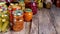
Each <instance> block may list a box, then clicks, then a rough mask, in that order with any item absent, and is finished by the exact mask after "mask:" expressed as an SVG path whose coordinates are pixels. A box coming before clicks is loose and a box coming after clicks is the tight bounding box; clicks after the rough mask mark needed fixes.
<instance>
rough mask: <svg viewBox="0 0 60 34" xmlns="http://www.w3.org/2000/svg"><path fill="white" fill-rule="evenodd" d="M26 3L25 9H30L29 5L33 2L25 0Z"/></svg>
mask: <svg viewBox="0 0 60 34" xmlns="http://www.w3.org/2000/svg"><path fill="white" fill-rule="evenodd" d="M24 2H25V7H26V8H29V3H30V2H31V0H24Z"/></svg>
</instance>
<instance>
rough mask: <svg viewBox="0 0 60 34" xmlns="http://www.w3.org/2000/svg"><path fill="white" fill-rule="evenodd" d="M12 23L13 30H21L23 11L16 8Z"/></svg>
mask: <svg viewBox="0 0 60 34" xmlns="http://www.w3.org/2000/svg"><path fill="white" fill-rule="evenodd" d="M13 15H14V20H13V23H14V25H13V26H12V29H13V30H14V31H21V30H22V29H23V28H24V19H23V11H22V10H16V11H14V12H13Z"/></svg>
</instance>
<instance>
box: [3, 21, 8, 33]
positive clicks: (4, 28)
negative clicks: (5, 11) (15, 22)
mask: <svg viewBox="0 0 60 34" xmlns="http://www.w3.org/2000/svg"><path fill="white" fill-rule="evenodd" d="M8 25H9V21H6V22H4V23H3V26H2V32H6V28H7V27H8Z"/></svg>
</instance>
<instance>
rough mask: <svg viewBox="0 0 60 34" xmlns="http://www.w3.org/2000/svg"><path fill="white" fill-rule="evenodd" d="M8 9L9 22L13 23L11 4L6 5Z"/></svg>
mask: <svg viewBox="0 0 60 34" xmlns="http://www.w3.org/2000/svg"><path fill="white" fill-rule="evenodd" d="M8 11H9V17H10V23H13V14H12V12H13V10H12V5H11V4H10V5H9V7H8Z"/></svg>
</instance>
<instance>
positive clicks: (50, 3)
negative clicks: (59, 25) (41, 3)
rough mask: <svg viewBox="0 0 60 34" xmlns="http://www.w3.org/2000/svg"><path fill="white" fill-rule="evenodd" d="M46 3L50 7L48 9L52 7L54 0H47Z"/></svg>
mask: <svg viewBox="0 0 60 34" xmlns="http://www.w3.org/2000/svg"><path fill="white" fill-rule="evenodd" d="M45 4H46V8H48V9H49V8H51V7H52V1H51V0H46V1H45Z"/></svg>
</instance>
